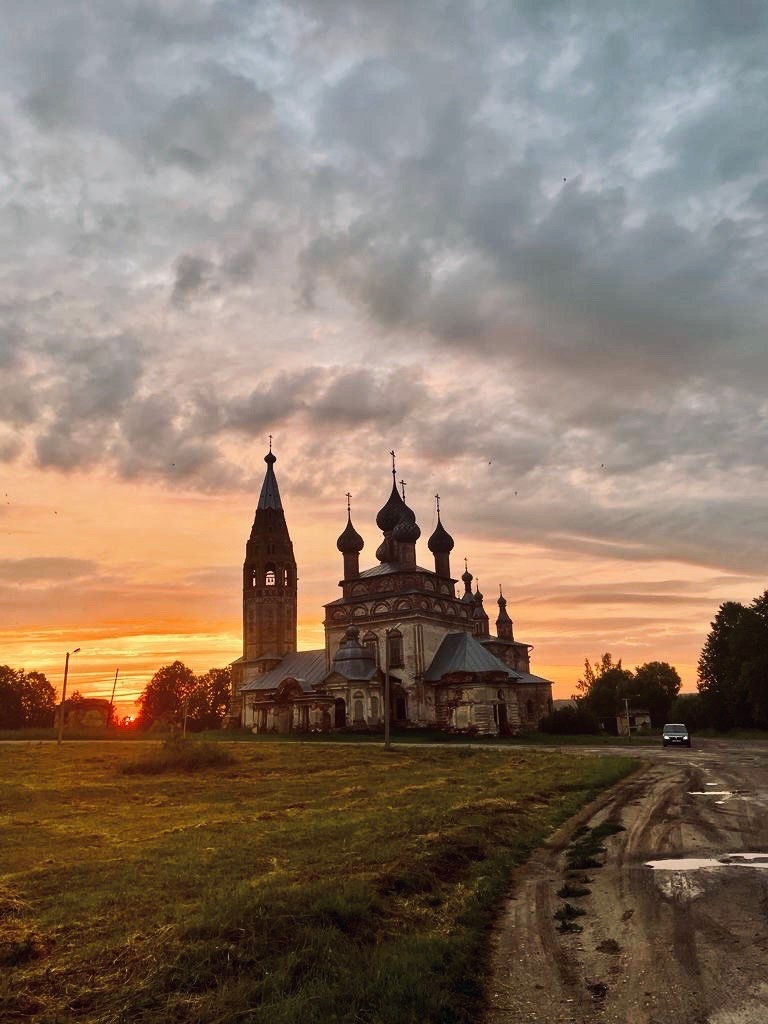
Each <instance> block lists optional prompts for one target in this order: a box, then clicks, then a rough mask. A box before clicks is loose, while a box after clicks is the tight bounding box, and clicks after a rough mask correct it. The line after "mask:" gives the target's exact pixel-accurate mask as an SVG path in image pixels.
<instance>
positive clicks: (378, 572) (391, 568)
mask: <svg viewBox="0 0 768 1024" xmlns="http://www.w3.org/2000/svg"><path fill="white" fill-rule="evenodd" d="M395 572H425V573H427V575H428V576H434V575H435V573H434V571H433V570H432V569H425V568H423V566H421V565H414V566H407V567H406V566H404V565H401V564H400V562H380V563H379V565H374V566H373V568H371V569H365V570H364V571H363V572H361V573H360V577H358V578H361V577H366V576H389V575H391V574H392V573H395Z"/></svg>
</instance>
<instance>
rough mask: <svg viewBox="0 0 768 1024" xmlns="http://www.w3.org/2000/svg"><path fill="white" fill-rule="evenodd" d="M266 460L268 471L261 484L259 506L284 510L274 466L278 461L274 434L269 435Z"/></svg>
mask: <svg viewBox="0 0 768 1024" xmlns="http://www.w3.org/2000/svg"><path fill="white" fill-rule="evenodd" d="M264 461H265V462H266V464H267V472H266V474H265V475H264V483H263V484H262V485H261V494H260V495H259V504H258V506H257V507H258V508H274V509H276V510H277V511H282V508H283V506H282V504H281V503H280V491H279V489H278V486H277V477H276V476H275V471H274V469H273V468H272V467H273V466H274V464H275V463H276V462H277V459H276V458H275V456H274V455H273V454H272V435H271V434H270V435H269V451H268V452H267V454H266V455H265V456H264Z"/></svg>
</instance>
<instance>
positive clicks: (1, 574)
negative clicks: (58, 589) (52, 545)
mask: <svg viewBox="0 0 768 1024" xmlns="http://www.w3.org/2000/svg"><path fill="white" fill-rule="evenodd" d="M97 571H98V566H97V564H96V563H95V562H92V561H90V560H88V559H85V558H61V557H49V558H2V559H0V580H8V581H14V582H17V583H22V582H23V583H44V582H58V581H60V580H76V579H84V578H87V577H92V576H94V575H95V574H96V573H97Z"/></svg>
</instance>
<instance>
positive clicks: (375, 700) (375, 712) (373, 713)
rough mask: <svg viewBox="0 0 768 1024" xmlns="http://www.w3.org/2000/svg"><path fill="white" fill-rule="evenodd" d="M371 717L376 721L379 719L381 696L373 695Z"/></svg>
mask: <svg viewBox="0 0 768 1024" xmlns="http://www.w3.org/2000/svg"><path fill="white" fill-rule="evenodd" d="M371 719H372V720H373V722H374V723H376V722H378V720H379V698H378V697H371Z"/></svg>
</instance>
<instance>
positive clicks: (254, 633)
mask: <svg viewBox="0 0 768 1024" xmlns="http://www.w3.org/2000/svg"><path fill="white" fill-rule="evenodd" d="M264 461H265V462H266V464H267V472H266V474H265V476H264V483H263V484H262V487H261V494H260V495H259V503H258V505H257V507H256V515H255V516H254V520H253V526H252V528H251V535H250V537H249V538H248V541H247V543H246V545H245V562H244V563H243V660H244V661H245V662H253V661H257V660H258V661H259V662H260V667H261V669H262V670H263V671H265V672H266V671H269V669H270V668H272V667H273V666H274V665H276V664H277V663H278V661H280V660H281V659H282V658H283V657H285V655H286V654H291V653H292V652H293V651H295V650H296V594H297V580H296V559H295V558H294V556H293V544H292V543H291V538H290V535H289V533H288V526H287V525H286V522H285V513H284V512H283V506H282V504H281V502H280V491H279V490H278V487H277V478H276V477H275V471H274V468H273V467H274V465H275V462H277V459H276V458H275V456H274V455H273V454H272V438H271V437H270V441H269V451H268V453H267V454H266V455H265V456H264Z"/></svg>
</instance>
